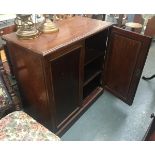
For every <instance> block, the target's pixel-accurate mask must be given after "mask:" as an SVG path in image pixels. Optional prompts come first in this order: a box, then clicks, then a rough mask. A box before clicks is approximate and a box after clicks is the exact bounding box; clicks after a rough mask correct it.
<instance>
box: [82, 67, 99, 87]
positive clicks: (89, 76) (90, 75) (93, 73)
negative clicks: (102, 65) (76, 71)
mask: <svg viewBox="0 0 155 155" xmlns="http://www.w3.org/2000/svg"><path fill="white" fill-rule="evenodd" d="M87 72H88V73H87V74H86V77H85V80H84V81H85V82H84V84H83V86H86V85H87V84H88V83H89V82H91V81H92V80H93V79H94V78H95V77H96V76H98V75H99V74H101V73H102V70H98V71H96V70H93V71H87Z"/></svg>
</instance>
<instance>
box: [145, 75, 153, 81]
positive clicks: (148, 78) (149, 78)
mask: <svg viewBox="0 0 155 155" xmlns="http://www.w3.org/2000/svg"><path fill="white" fill-rule="evenodd" d="M153 78H155V74H154V75H152V76H150V77H145V76H143V77H142V79H143V80H146V81H147V80H151V79H153Z"/></svg>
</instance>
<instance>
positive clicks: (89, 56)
mask: <svg viewBox="0 0 155 155" xmlns="http://www.w3.org/2000/svg"><path fill="white" fill-rule="evenodd" d="M101 56H104V52H103V51H100V50H96V49H92V48H86V54H85V65H87V64H89V63H91V62H92V61H94V60H95V59H97V58H98V57H101Z"/></svg>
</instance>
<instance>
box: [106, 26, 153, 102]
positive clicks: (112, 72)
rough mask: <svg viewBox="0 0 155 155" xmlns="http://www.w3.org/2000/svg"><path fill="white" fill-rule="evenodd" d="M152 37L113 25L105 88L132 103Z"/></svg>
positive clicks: (108, 51)
mask: <svg viewBox="0 0 155 155" xmlns="http://www.w3.org/2000/svg"><path fill="white" fill-rule="evenodd" d="M150 43H151V38H149V37H146V36H142V35H140V34H136V33H133V32H130V31H126V30H123V29H120V28H116V27H113V28H112V30H111V34H110V39H109V43H108V49H107V57H106V64H105V72H104V73H105V74H104V77H105V78H104V84H105V88H106V89H108V90H109V91H110V92H112V93H113V94H114V95H115V96H117V97H119V98H120V99H122V100H123V101H124V102H126V103H128V104H132V102H133V99H134V96H135V93H136V89H137V86H138V83H139V80H140V77H141V73H142V70H143V67H144V64H145V60H146V57H147V53H148V50H149V47H150Z"/></svg>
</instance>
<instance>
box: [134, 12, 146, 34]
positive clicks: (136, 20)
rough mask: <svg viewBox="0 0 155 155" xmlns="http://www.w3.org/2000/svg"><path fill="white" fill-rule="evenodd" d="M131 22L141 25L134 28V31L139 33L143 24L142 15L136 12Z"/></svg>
mask: <svg viewBox="0 0 155 155" xmlns="http://www.w3.org/2000/svg"><path fill="white" fill-rule="evenodd" d="M133 22H134V23H139V24H141V25H142V27H141V28H137V29H135V32H137V33H141V31H142V29H143V25H144V18H143V16H142V15H141V14H136V15H135V16H134V19H133Z"/></svg>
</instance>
